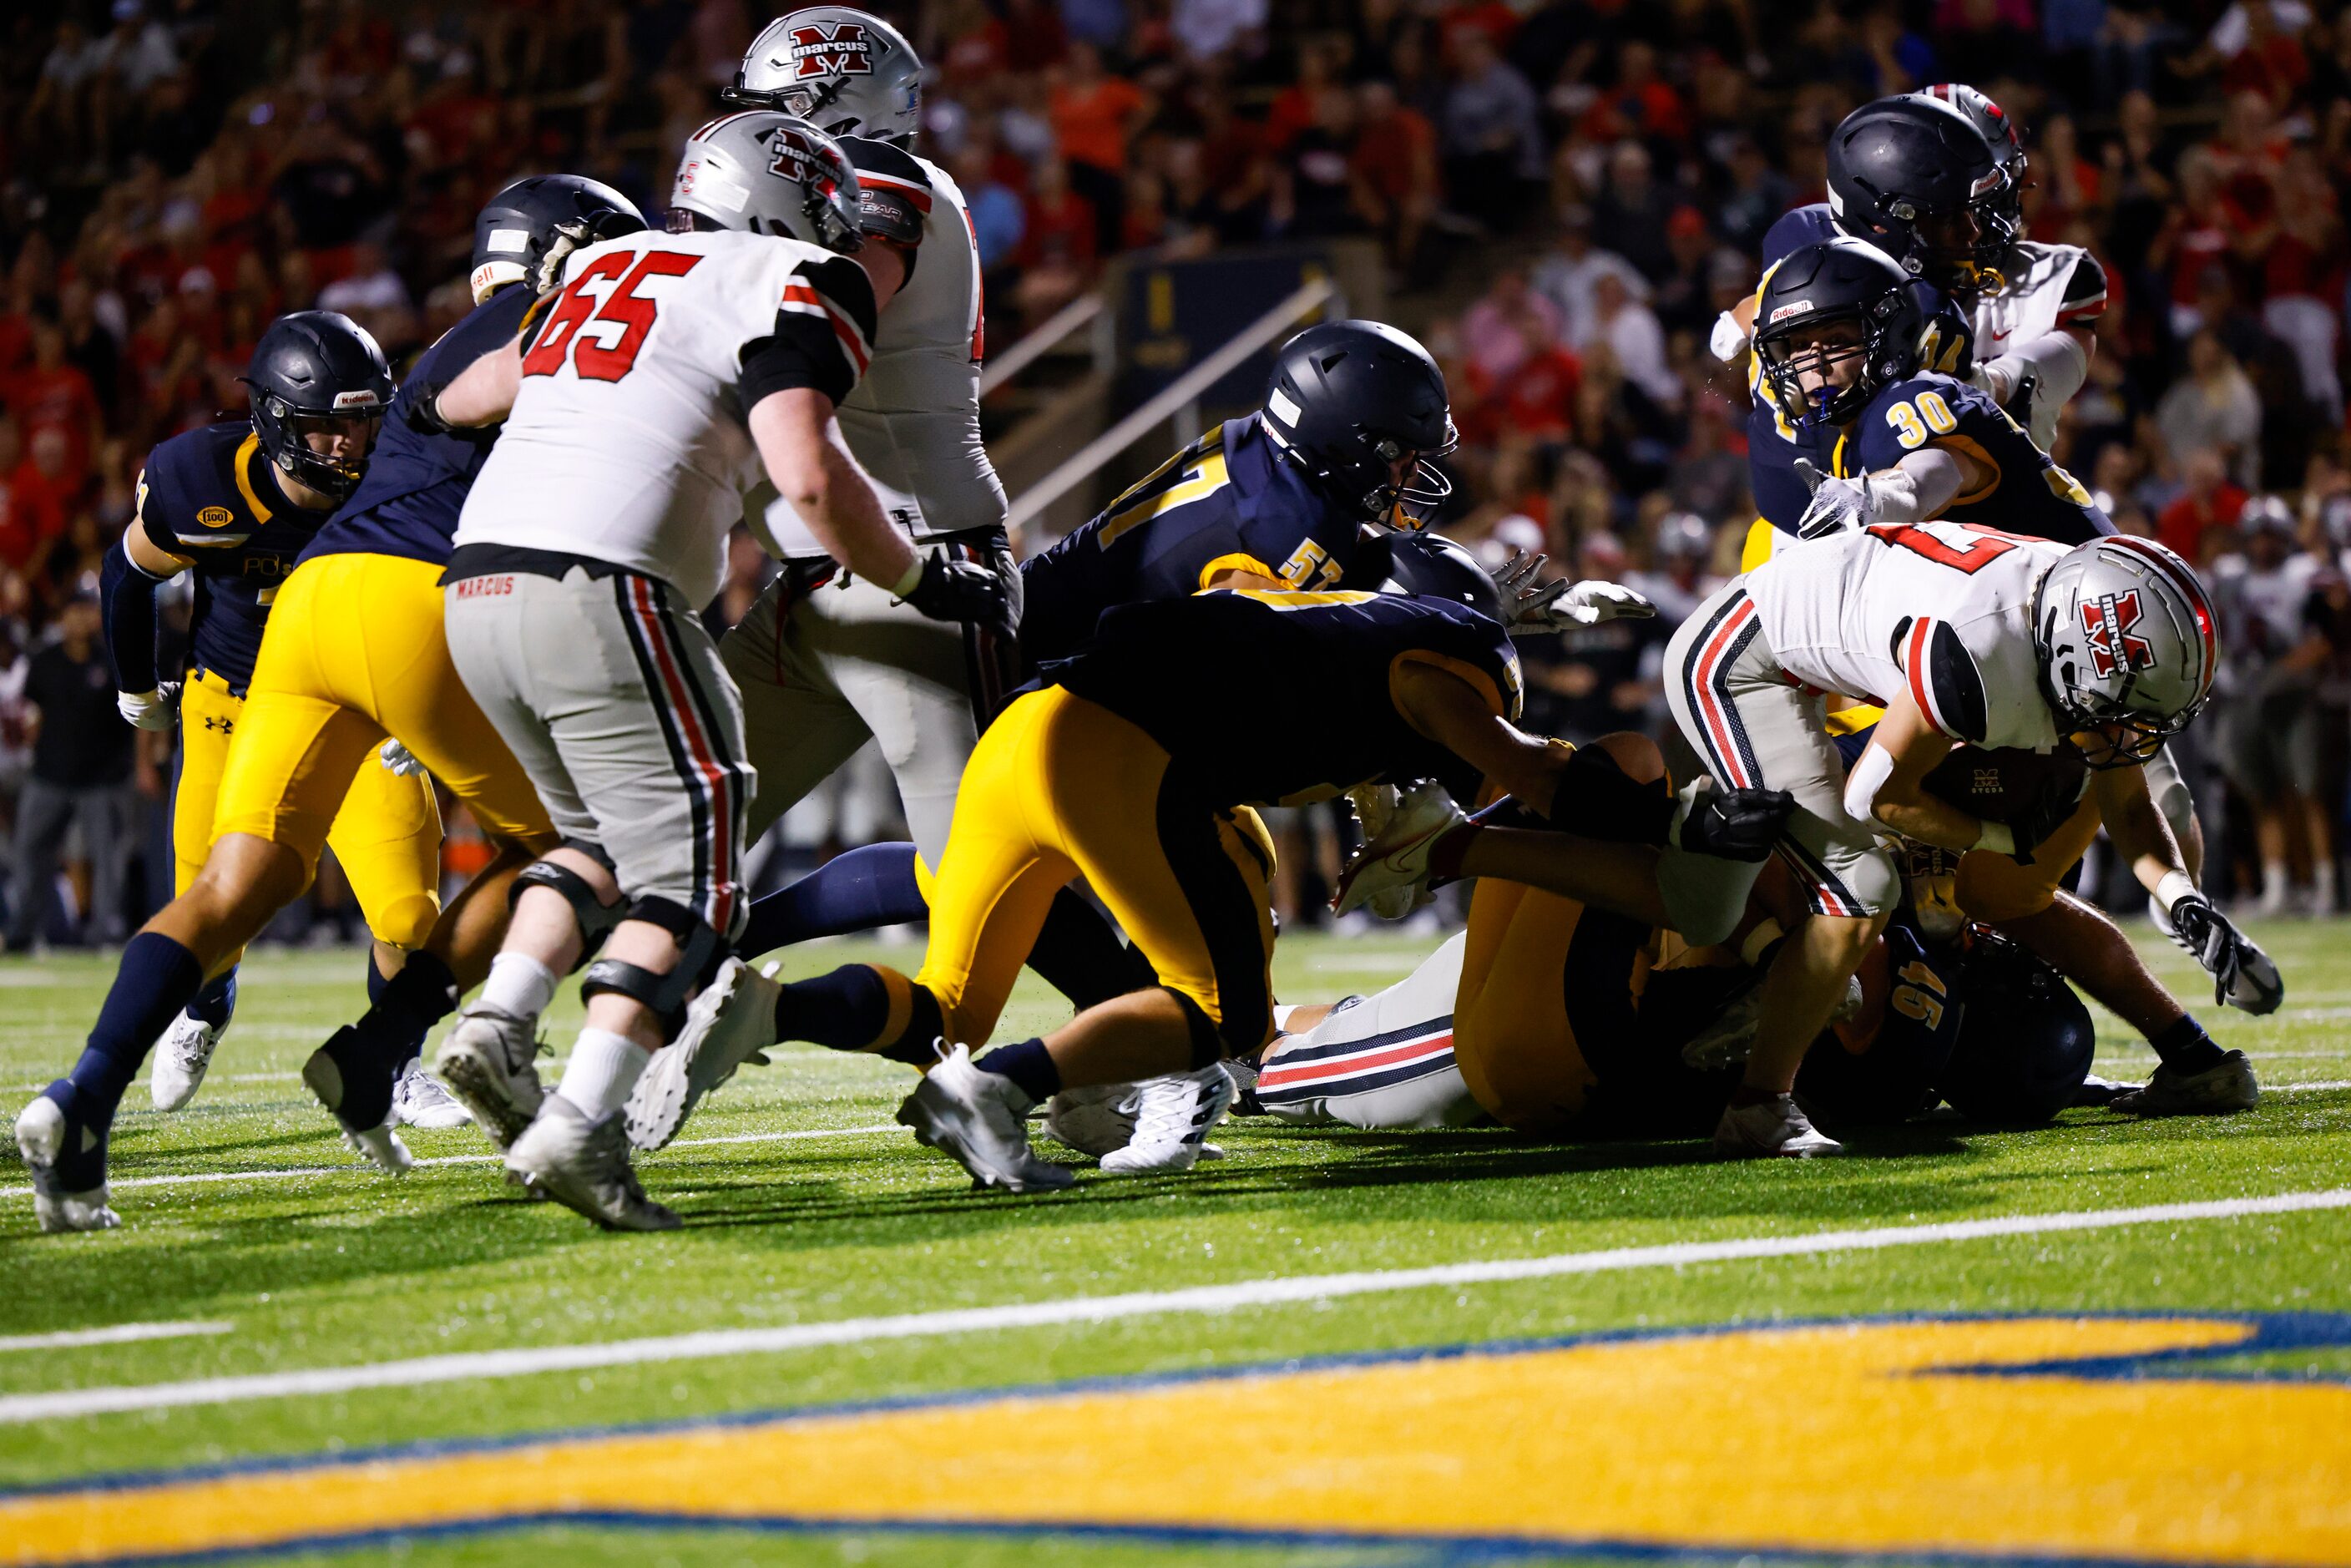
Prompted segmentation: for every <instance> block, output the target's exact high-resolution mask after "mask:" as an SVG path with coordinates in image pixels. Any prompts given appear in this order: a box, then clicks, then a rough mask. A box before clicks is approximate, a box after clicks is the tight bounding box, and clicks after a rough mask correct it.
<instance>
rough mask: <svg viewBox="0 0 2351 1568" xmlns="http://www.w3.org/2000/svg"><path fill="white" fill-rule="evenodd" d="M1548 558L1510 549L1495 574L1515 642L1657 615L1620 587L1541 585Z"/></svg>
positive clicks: (1595, 583)
mask: <svg viewBox="0 0 2351 1568" xmlns="http://www.w3.org/2000/svg"><path fill="white" fill-rule="evenodd" d="M1545 559H1547V558H1545V557H1543V556H1540V555H1528V554H1526V553H1525V552H1524V551H1522V550H1513V551H1512V552H1511V554H1510V559H1509V560H1507V561H1504V562H1503V563H1502V564H1501V565H1500V566H1499V567H1498V568H1496V569H1495V571H1494V586H1495V587H1496V588H1499V589H1500V590H1501V591H1502V603H1503V605H1504V607H1505V608H1506V609H1507V610H1508V611H1509V612H1510V622H1509V627H1510V635H1511V636H1513V637H1526V636H1535V635H1538V634H1540V633H1542V632H1563V631H1566V630H1568V629H1570V628H1571V627H1579V626H1597V625H1599V624H1600V623H1601V622H1604V621H1615V620H1620V619H1621V620H1641V619H1644V618H1646V617H1648V616H1651V615H1655V614H1656V612H1657V607H1656V605H1654V604H1652V603H1650V602H1649V601H1648V600H1647V599H1646V598H1645V597H1644V596H1642V595H1641V594H1638V593H1635V591H1633V590H1631V589H1629V588H1626V587H1625V586H1624V585H1623V584H1621V583H1614V582H1603V581H1601V580H1599V579H1597V578H1592V579H1587V580H1584V581H1583V582H1574V583H1571V582H1569V581H1568V580H1565V579H1564V578H1562V579H1561V580H1559V581H1557V582H1544V581H1542V580H1541V572H1542V567H1543V561H1544V560H1545Z"/></svg>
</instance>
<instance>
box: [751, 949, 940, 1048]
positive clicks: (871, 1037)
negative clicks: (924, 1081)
mask: <svg viewBox="0 0 2351 1568" xmlns="http://www.w3.org/2000/svg"><path fill="white" fill-rule="evenodd" d="M898 995H904V996H905V998H906V999H907V1002H908V1004H909V1006H908V1013H907V1019H906V1022H905V1025H904V1027H903V1028H901V1029H899V1030H897V1031H896V1032H895V1033H894V1034H893V1032H892V1031H891V1029H890V1014H891V1012H892V1010H893V997H895V996H898ZM945 1031H946V1023H945V1021H944V1020H943V1019H941V1017H940V1015H939V1004H938V998H935V997H934V996H932V995H931V993H930V992H929V991H928V990H926V989H925V988H923V987H921V986H917V985H914V983H913V982H912V981H910V980H908V979H907V978H906V977H904V975H901V974H899V973H898V972H897V971H896V970H895V969H887V968H883V967H882V966H881V965H878V964H844V965H842V966H841V967H840V968H838V969H835V970H834V971H833V972H832V973H831V974H830V975H819V976H818V977H816V978H815V979H812V980H796V981H794V982H793V983H792V984H790V985H789V986H786V987H785V988H783V990H782V992H781V993H780V994H779V995H778V997H777V998H776V1038H777V1039H778V1040H809V1041H811V1042H813V1043H815V1044H817V1045H821V1046H825V1047H828V1048H829V1049H831V1050H833V1051H872V1053H874V1054H875V1055H877V1056H886V1057H888V1058H889V1059H890V1060H891V1061H907V1062H912V1063H914V1065H915V1066H917V1067H927V1066H929V1065H930V1064H931V1062H932V1061H934V1060H935V1057H936V1054H937V1053H936V1052H935V1051H934V1050H933V1049H932V1043H931V1042H932V1041H934V1040H937V1039H938V1038H939V1037H940V1035H941V1034H943V1033H944V1032H945Z"/></svg>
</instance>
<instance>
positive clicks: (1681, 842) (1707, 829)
mask: <svg viewBox="0 0 2351 1568" xmlns="http://www.w3.org/2000/svg"><path fill="white" fill-rule="evenodd" d="M1795 809H1796V798H1795V797H1794V796H1793V795H1791V794H1790V793H1788V791H1787V790H1785V789H1717V788H1715V787H1714V784H1713V780H1711V779H1699V780H1698V781H1697V782H1695V783H1693V784H1692V785H1690V786H1689V787H1688V788H1687V789H1684V790H1683V791H1682V792H1681V800H1680V802H1679V803H1678V804H1677V806H1675V808H1674V820H1673V823H1672V825H1671V826H1670V827H1668V828H1667V830H1666V836H1667V839H1668V840H1669V841H1671V842H1672V843H1673V844H1674V846H1675V847H1676V848H1677V849H1683V850H1687V851H1688V852H1690V853H1692V854H1698V855H1712V856H1714V857H1715V858H1716V859H1718V860H1728V861H1749V862H1753V861H1760V860H1763V859H1765V858H1767V857H1768V856H1769V855H1770V854H1771V846H1772V845H1774V844H1776V843H1778V842H1779V841H1780V835H1781V834H1782V832H1784V831H1786V829H1787V826H1788V818H1789V816H1790V814H1791V813H1792V812H1793V811H1794V810H1795Z"/></svg>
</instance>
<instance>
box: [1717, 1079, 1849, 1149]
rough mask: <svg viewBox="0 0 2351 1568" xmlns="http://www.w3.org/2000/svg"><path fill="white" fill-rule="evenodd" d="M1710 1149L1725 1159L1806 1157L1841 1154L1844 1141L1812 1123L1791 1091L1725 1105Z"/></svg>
mask: <svg viewBox="0 0 2351 1568" xmlns="http://www.w3.org/2000/svg"><path fill="white" fill-rule="evenodd" d="M1714 1152H1715V1154H1716V1155H1717V1156H1718V1157H1719V1158H1721V1159H1726V1160H1752V1159H1771V1158H1778V1159H1790V1160H1803V1159H1810V1158H1812V1157H1813V1155H1841V1154H1843V1153H1844V1145H1843V1144H1840V1143H1838V1142H1837V1141H1836V1140H1835V1139H1834V1138H1832V1137H1830V1136H1829V1135H1828V1134H1825V1133H1823V1132H1821V1131H1819V1130H1818V1129H1816V1128H1815V1127H1813V1124H1812V1119H1811V1118H1810V1117H1808V1116H1806V1115H1805V1114H1804V1113H1803V1112H1802V1110H1801V1109H1799V1108H1798V1106H1797V1104H1796V1097H1795V1096H1794V1095H1792V1094H1775V1095H1773V1096H1772V1097H1771V1099H1769V1100H1766V1101H1763V1102H1761V1103H1759V1104H1754V1105H1726V1106H1724V1107H1723V1108H1722V1120H1721V1121H1720V1122H1719V1123H1717V1124H1715V1129H1714Z"/></svg>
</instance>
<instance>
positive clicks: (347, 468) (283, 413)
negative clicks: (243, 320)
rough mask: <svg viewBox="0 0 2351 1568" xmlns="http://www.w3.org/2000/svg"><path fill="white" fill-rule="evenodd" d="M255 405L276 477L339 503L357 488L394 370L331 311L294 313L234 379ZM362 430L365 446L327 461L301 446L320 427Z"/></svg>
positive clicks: (353, 325) (274, 327) (362, 334)
mask: <svg viewBox="0 0 2351 1568" xmlns="http://www.w3.org/2000/svg"><path fill="white" fill-rule="evenodd" d="M237 379H238V380H239V381H241V382H244V383H245V385H246V392H247V393H248V395H249V397H250V400H251V402H252V405H253V429H254V434H256V435H258V436H259V437H260V438H261V449H262V451H264V452H266V453H267V454H268V455H269V460H270V461H271V462H272V463H274V464H276V465H277V467H278V468H279V470H280V471H282V472H284V473H285V474H287V475H288V476H291V477H293V478H295V479H297V480H299V481H300V482H301V483H303V484H305V485H308V486H309V487H310V488H312V489H313V490H317V491H319V493H320V494H322V495H328V496H332V497H335V498H336V499H337V500H340V499H342V498H343V497H346V496H348V495H350V493H351V492H352V491H353V490H356V489H357V488H359V483H360V476H362V475H364V474H365V473H366V472H367V465H368V458H369V456H370V455H371V454H372V453H373V452H374V450H375V437H376V433H377V432H378V431H380V430H381V429H382V428H383V414H384V410H386V409H387V408H389V407H391V406H392V367H391V366H390V365H388V364H386V363H385V362H384V358H383V350H381V349H380V348H378V347H376V341H375V340H374V339H373V338H371V337H370V336H369V335H368V330H367V329H366V328H364V327H362V326H360V324H359V323H358V322H356V321H354V320H352V319H350V317H348V316H340V315H337V314H336V313H335V312H334V311H332V310H298V311H296V312H294V314H292V315H290V316H280V317H279V318H278V319H277V320H275V321H273V322H271V323H270V324H269V330H267V331H266V332H264V333H263V334H262V335H261V341H260V342H259V343H257V344H256V345H255V346H254V350H253V362H252V363H251V364H249V365H247V366H246V371H245V374H244V375H242V376H240V377H238V378H237ZM353 419H360V420H364V421H366V422H367V444H366V445H365V446H363V447H362V448H360V451H359V452H357V453H356V454H353V455H347V456H342V457H330V456H329V455H327V454H325V453H323V452H316V451H313V450H311V447H310V444H309V442H308V441H307V440H306V439H304V437H306V436H307V435H308V434H310V433H311V432H313V431H315V430H318V429H320V428H322V427H326V426H330V425H340V424H341V423H345V422H347V421H350V420H353Z"/></svg>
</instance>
